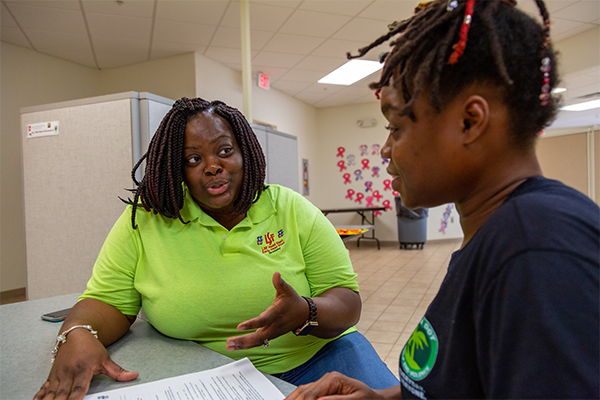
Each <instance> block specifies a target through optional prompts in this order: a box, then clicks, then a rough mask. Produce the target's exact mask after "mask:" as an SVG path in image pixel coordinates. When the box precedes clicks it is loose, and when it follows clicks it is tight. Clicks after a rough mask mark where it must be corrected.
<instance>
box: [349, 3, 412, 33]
mask: <svg viewBox="0 0 600 400" xmlns="http://www.w3.org/2000/svg"><path fill="white" fill-rule="evenodd" d="M417 3H418V2H416V1H410V0H409V1H406V0H405V1H398V0H377V1H375V2H374V3H373V4H371V5H370V6H369V7H367V9H366V10H364V11H363V12H361V13H360V14H359V15H358V16H359V17H361V18H370V19H376V20H379V21H385V22H387V23H391V22H394V21H401V20H403V19H406V18H410V17H411V16H412V15H414V13H415V7H416V6H417ZM385 26H386V24H384V25H383V27H384V28H385ZM384 33H385V32H384Z"/></svg>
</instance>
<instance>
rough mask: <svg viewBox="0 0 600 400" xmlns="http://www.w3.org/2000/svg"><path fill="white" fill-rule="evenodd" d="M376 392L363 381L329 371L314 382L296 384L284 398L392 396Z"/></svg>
mask: <svg viewBox="0 0 600 400" xmlns="http://www.w3.org/2000/svg"><path fill="white" fill-rule="evenodd" d="M388 391H389V390H388ZM397 391H398V390H397ZM378 392H379V391H376V390H373V389H371V388H370V387H368V386H367V385H365V384H364V383H362V382H360V381H357V380H356V379H352V378H348V377H347V376H345V375H342V374H340V373H339V372H329V373H327V374H325V375H323V377H322V378H321V379H319V380H318V381H316V382H312V383H309V384H307V385H301V386H298V388H297V389H296V390H294V392H293V393H291V394H290V395H289V396H288V397H286V400H315V399H327V400H342V399H345V400H350V399H384V398H392V397H387V396H386V397H384V396H383V395H382V394H381V393H378ZM398 398H399V397H398Z"/></svg>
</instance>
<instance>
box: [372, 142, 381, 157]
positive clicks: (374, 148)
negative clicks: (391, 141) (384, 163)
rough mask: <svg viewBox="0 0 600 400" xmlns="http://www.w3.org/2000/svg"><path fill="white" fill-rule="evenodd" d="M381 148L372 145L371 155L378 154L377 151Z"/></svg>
mask: <svg viewBox="0 0 600 400" xmlns="http://www.w3.org/2000/svg"><path fill="white" fill-rule="evenodd" d="M380 147H381V146H379V145H378V144H374V145H373V147H372V148H373V152H372V153H371V154H373V155H375V154H379V149H380Z"/></svg>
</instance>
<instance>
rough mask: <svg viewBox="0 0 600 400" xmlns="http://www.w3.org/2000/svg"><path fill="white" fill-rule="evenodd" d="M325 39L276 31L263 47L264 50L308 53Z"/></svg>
mask: <svg viewBox="0 0 600 400" xmlns="http://www.w3.org/2000/svg"><path fill="white" fill-rule="evenodd" d="M324 40H325V39H323V38H317V37H312V36H300V35H290V34H287V33H276V34H275V35H274V36H273V37H272V38H271V40H270V41H269V42H268V43H267V44H266V45H265V46H264V47H263V50H266V51H274V52H281V53H293V54H304V55H307V54H309V53H310V52H312V51H313V50H314V49H316V48H317V47H318V46H319V45H320V44H322V43H323V41H324Z"/></svg>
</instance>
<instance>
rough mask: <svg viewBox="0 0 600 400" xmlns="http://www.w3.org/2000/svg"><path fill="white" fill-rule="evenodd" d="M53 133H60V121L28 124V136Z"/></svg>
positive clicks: (33, 136)
mask: <svg viewBox="0 0 600 400" xmlns="http://www.w3.org/2000/svg"><path fill="white" fill-rule="evenodd" d="M53 135H58V121H50V122H40V123H37V124H30V125H27V137H28V138H36V137H41V136H53Z"/></svg>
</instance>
